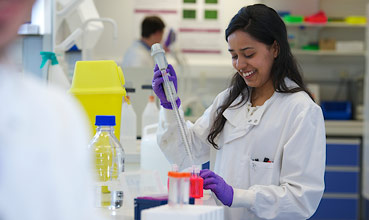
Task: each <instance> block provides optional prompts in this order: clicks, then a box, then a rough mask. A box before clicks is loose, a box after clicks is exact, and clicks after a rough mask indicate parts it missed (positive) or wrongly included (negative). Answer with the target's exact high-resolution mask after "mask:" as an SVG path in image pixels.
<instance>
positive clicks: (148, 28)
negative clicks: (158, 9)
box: [141, 16, 165, 38]
mask: <svg viewBox="0 0 369 220" xmlns="http://www.w3.org/2000/svg"><path fill="white" fill-rule="evenodd" d="M164 28H165V24H164V22H163V21H162V20H161V19H160V18H159V17H157V16H149V17H146V18H145V19H144V20H143V21H142V24H141V37H143V38H148V37H150V35H151V34H153V33H156V32H157V31H163V30H164Z"/></svg>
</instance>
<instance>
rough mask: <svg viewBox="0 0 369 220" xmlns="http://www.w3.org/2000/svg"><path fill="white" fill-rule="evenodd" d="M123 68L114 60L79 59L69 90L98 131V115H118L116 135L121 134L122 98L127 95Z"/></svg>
mask: <svg viewBox="0 0 369 220" xmlns="http://www.w3.org/2000/svg"><path fill="white" fill-rule="evenodd" d="M124 83H125V82H124V76H123V72H122V69H121V68H120V67H119V66H118V65H117V64H116V63H115V62H114V61H113V60H101V61H78V62H77V63H76V66H75V69H74V76H73V81H72V86H71V89H70V90H69V92H70V93H71V94H73V95H74V96H75V97H76V98H77V99H78V100H79V101H80V103H81V104H82V106H83V107H84V109H85V110H86V113H87V115H88V118H89V120H90V124H91V128H92V132H93V133H92V134H91V137H92V136H93V135H94V134H95V132H96V126H95V117H96V115H115V120H116V124H117V125H116V126H115V129H114V130H115V136H116V137H117V138H118V139H119V137H120V121H121V110H122V100H123V97H125V96H126V90H125V89H124V87H123V86H124Z"/></svg>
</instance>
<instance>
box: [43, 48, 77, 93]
mask: <svg viewBox="0 0 369 220" xmlns="http://www.w3.org/2000/svg"><path fill="white" fill-rule="evenodd" d="M40 55H41V56H42V63H41V66H40V69H42V68H43V67H44V66H45V64H46V63H47V61H48V60H50V62H51V65H49V67H48V71H47V75H48V76H47V78H48V83H49V84H50V85H55V86H57V87H59V88H61V89H64V90H68V89H69V88H70V85H71V84H70V82H69V80H68V77H67V76H66V75H65V73H64V71H63V69H62V67H61V66H60V65H59V62H58V60H57V59H56V55H55V53H53V52H46V51H41V52H40Z"/></svg>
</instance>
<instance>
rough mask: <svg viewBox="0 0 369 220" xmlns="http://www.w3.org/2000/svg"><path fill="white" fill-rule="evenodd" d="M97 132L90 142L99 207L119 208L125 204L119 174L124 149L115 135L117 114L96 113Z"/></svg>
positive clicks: (122, 163)
mask: <svg viewBox="0 0 369 220" xmlns="http://www.w3.org/2000/svg"><path fill="white" fill-rule="evenodd" d="M95 125H96V126H97V128H96V134H95V136H94V137H93V139H92V141H91V143H90V144H89V149H90V152H91V153H92V154H93V156H92V158H93V166H94V170H95V175H96V195H95V201H96V206H97V207H108V208H109V209H118V208H120V207H122V205H123V191H122V190H121V187H120V185H121V184H120V183H119V178H118V177H119V175H120V174H121V173H122V172H123V171H124V158H125V155H124V150H123V147H122V145H120V143H119V141H118V139H117V138H116V137H115V135H114V126H115V116H111V115H96V122H95Z"/></svg>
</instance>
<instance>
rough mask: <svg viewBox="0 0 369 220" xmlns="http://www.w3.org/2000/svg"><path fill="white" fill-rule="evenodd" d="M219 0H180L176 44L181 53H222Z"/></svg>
mask: <svg viewBox="0 0 369 220" xmlns="http://www.w3.org/2000/svg"><path fill="white" fill-rule="evenodd" d="M219 1H220V0H182V1H181V5H182V7H181V11H180V17H181V22H180V25H179V26H180V28H179V30H178V31H179V35H178V44H179V47H180V50H181V52H182V53H195V54H221V53H222V50H221V48H220V45H222V44H221V43H220V42H221V39H222V31H221V29H220V7H219Z"/></svg>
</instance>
